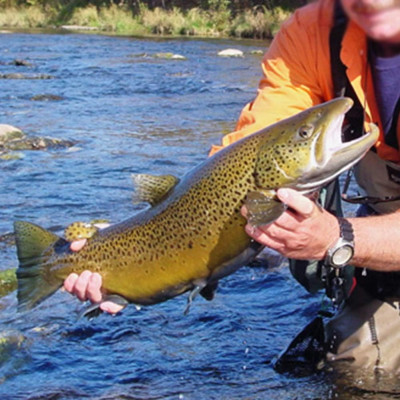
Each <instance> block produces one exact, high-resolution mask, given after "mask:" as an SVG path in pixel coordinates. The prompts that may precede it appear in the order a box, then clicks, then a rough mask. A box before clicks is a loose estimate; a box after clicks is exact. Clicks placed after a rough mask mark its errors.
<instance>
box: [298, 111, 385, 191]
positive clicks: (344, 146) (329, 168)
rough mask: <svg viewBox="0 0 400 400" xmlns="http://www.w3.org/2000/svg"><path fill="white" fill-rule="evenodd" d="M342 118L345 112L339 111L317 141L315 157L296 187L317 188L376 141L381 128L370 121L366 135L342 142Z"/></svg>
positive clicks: (302, 188)
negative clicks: (340, 113)
mask: <svg viewBox="0 0 400 400" xmlns="http://www.w3.org/2000/svg"><path fill="white" fill-rule="evenodd" d="M343 120H344V114H342V115H338V116H337V117H336V118H334V119H333V122H332V123H331V125H330V126H329V127H328V129H326V130H325V131H324V132H323V133H322V134H321V135H320V136H319V137H318V140H317V141H316V143H315V151H314V155H315V158H314V160H310V165H309V167H308V170H307V171H304V173H303V174H302V177H301V179H300V180H299V182H297V184H296V189H297V190H302V191H308V190H314V189H317V188H319V187H321V186H323V185H325V184H326V183H328V182H330V181H331V180H333V179H334V178H336V177H337V176H339V175H340V174H341V173H342V172H344V171H345V170H347V169H349V168H351V167H352V166H353V165H355V164H356V163H357V162H358V161H360V160H361V159H362V158H363V157H364V155H365V154H366V152H367V151H368V150H369V149H370V148H371V147H372V146H373V145H374V144H375V142H376V141H377V139H378V136H379V129H378V127H377V126H376V125H375V124H369V131H368V132H366V133H365V134H364V135H363V136H361V137H359V138H357V139H354V140H351V141H347V142H343V141H342V135H341V127H342V124H343Z"/></svg>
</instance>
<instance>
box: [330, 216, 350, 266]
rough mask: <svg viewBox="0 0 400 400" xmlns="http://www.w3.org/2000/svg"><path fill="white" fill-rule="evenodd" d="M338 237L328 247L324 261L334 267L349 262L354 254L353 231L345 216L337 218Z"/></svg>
mask: <svg viewBox="0 0 400 400" xmlns="http://www.w3.org/2000/svg"><path fill="white" fill-rule="evenodd" d="M337 221H338V224H339V238H338V239H337V240H335V241H334V242H333V243H332V244H331V246H330V247H329V248H328V250H327V252H326V256H325V263H326V264H327V265H331V266H332V267H335V268H342V267H344V266H345V265H347V264H349V262H350V261H351V259H352V258H353V256H354V231H353V226H352V224H351V222H350V221H349V220H348V219H346V218H337Z"/></svg>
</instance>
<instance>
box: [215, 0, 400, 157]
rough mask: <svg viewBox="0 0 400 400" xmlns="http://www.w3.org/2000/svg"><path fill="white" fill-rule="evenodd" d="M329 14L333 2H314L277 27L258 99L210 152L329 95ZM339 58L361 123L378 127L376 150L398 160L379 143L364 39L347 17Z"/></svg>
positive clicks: (396, 153) (330, 80)
mask: <svg viewBox="0 0 400 400" xmlns="http://www.w3.org/2000/svg"><path fill="white" fill-rule="evenodd" d="M333 12H334V0H319V1H318V2H314V3H311V4H309V5H307V6H305V7H302V8H300V9H298V10H297V11H296V12H295V13H294V14H293V15H292V17H291V18H290V19H289V20H288V21H287V22H286V23H284V24H283V25H282V27H281V29H280V31H279V33H278V34H277V35H276V37H275V38H274V40H273V41H272V43H271V47H270V48H269V49H268V51H267V52H266V54H265V56H264V59H263V62H262V70H263V78H262V79H261V81H260V83H259V88H258V95H257V97H256V98H255V100H254V101H252V102H251V103H249V104H247V105H246V106H245V108H244V109H243V110H242V113H241V115H240V117H239V120H238V123H237V125H236V131H235V132H232V133H230V134H228V135H226V136H224V137H223V138H222V146H213V147H212V149H211V152H210V154H213V153H215V152H216V151H218V150H219V149H221V148H222V147H225V146H228V145H229V144H231V143H233V142H235V141H237V140H239V139H241V138H242V137H244V136H247V135H249V134H251V133H253V132H255V131H257V130H259V129H261V128H264V127H265V126H268V125H270V124H272V123H274V122H276V121H278V120H281V119H284V118H287V117H289V116H291V115H294V114H296V113H298V112H300V111H302V110H304V109H307V108H309V107H312V106H314V105H316V104H320V103H322V102H324V101H328V100H331V99H332V98H333V97H334V90H333V82H332V76H331V67H330V53H329V34H330V31H331V28H332V25H333ZM340 58H341V60H342V62H343V63H344V64H345V65H346V66H347V76H348V78H349V81H350V82H351V84H352V86H353V88H354V91H355V93H356V94H357V96H358V98H359V100H360V103H361V104H362V105H363V106H365V111H366V122H375V123H376V124H378V126H379V127H380V130H381V135H380V138H379V139H378V141H377V143H376V147H377V150H378V154H379V155H380V156H381V157H382V158H385V159H387V160H391V161H395V162H399V161H400V156H399V152H398V150H396V149H394V148H392V147H389V146H388V145H386V144H385V143H384V141H383V132H382V129H381V127H382V124H381V121H380V117H379V112H378V108H377V104H376V100H375V95H374V91H373V81H372V75H371V70H370V67H369V65H368V59H367V38H366V35H365V33H364V32H363V31H362V30H361V29H360V28H359V27H358V26H357V25H356V24H355V23H353V22H352V21H349V24H348V27H347V29H346V32H345V34H344V36H343V40H342V50H341V53H340Z"/></svg>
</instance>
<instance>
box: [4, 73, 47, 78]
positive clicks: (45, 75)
mask: <svg viewBox="0 0 400 400" xmlns="http://www.w3.org/2000/svg"><path fill="white" fill-rule="evenodd" d="M0 79H54V76H52V75H48V74H19V73H10V74H0Z"/></svg>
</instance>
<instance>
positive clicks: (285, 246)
mask: <svg viewBox="0 0 400 400" xmlns="http://www.w3.org/2000/svg"><path fill="white" fill-rule="evenodd" d="M277 195H278V197H279V199H280V200H281V201H282V202H283V203H285V204H286V205H287V206H288V209H287V210H286V211H285V212H284V213H283V214H282V215H281V216H280V217H279V218H278V219H276V220H275V221H274V222H273V223H271V224H268V225H261V226H259V227H254V226H252V225H251V224H249V223H248V224H247V225H246V232H247V233H248V234H249V235H250V236H251V237H252V238H253V239H254V240H256V241H258V242H260V243H261V244H263V245H265V246H267V247H270V248H271V249H274V250H277V251H278V252H279V253H281V254H282V255H284V256H286V257H289V258H294V259H302V260H320V259H323V258H324V257H325V253H326V251H327V249H328V248H329V247H330V246H331V245H332V243H334V242H335V240H337V238H338V237H339V224H338V221H337V219H336V217H335V216H333V215H332V214H330V213H329V212H327V211H326V210H324V209H322V208H321V207H318V206H317V205H316V204H315V202H314V201H313V200H311V199H310V198H308V197H306V196H304V195H302V194H300V193H299V192H297V191H295V190H293V189H279V190H278V192H277ZM242 213H243V214H244V216H246V208H245V207H244V208H243V210H242Z"/></svg>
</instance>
